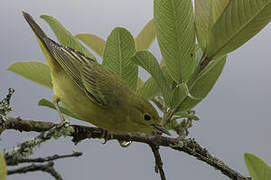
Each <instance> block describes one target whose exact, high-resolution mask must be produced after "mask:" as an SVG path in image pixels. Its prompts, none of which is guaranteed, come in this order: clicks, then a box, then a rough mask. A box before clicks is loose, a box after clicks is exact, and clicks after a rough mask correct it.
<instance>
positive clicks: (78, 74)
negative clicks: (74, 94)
mask: <svg viewBox="0 0 271 180" xmlns="http://www.w3.org/2000/svg"><path fill="white" fill-rule="evenodd" d="M48 41H49V42H48ZM48 41H47V42H46V46H47V48H48V50H49V52H50V53H51V55H52V56H53V57H54V59H55V60H56V61H57V62H58V63H59V64H60V66H61V67H62V68H63V70H64V71H65V72H66V73H67V75H68V76H69V77H70V78H71V79H72V80H73V82H75V83H76V84H77V85H78V86H79V87H80V89H82V90H83V91H84V92H85V93H86V95H87V96H88V97H89V98H90V100H91V101H92V102H93V103H95V104H98V105H102V106H107V105H108V103H107V100H108V99H107V100H106V98H105V97H107V93H108V92H107V91H108V90H105V91H104V92H101V88H102V87H101V86H99V83H97V82H93V81H100V78H101V77H99V76H98V75H97V72H96V70H95V68H88V69H91V70H84V69H87V68H85V67H92V66H93V65H91V64H98V63H96V62H95V61H94V60H93V59H91V58H88V57H86V56H84V55H83V54H82V53H80V52H78V51H76V50H74V49H72V48H69V47H64V46H62V45H59V44H58V43H56V42H54V41H53V40H50V39H49V38H48ZM91 71H93V72H91ZM101 73H102V72H101ZM103 78H104V77H103ZM91 80H92V81H91ZM103 80H104V79H103ZM90 83H92V84H90Z"/></svg>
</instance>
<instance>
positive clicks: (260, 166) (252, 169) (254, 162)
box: [244, 153, 271, 180]
mask: <svg viewBox="0 0 271 180" xmlns="http://www.w3.org/2000/svg"><path fill="white" fill-rule="evenodd" d="M244 160H245V163H246V165H247V169H248V171H249V175H250V176H251V177H252V180H270V179H271V167H270V166H268V165H267V164H266V163H265V162H264V161H263V160H262V159H260V158H258V157H257V156H255V155H254V154H249V153H245V154H244Z"/></svg>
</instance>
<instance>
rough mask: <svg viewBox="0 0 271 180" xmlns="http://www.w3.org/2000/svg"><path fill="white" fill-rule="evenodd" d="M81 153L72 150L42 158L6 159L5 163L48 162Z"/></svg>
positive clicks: (76, 155) (11, 164)
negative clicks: (70, 152) (71, 151)
mask: <svg viewBox="0 0 271 180" xmlns="http://www.w3.org/2000/svg"><path fill="white" fill-rule="evenodd" d="M82 155H83V153H81V152H74V153H72V154H67V155H58V154H55V155H53V156H47V157H44V158H34V159H17V160H16V161H6V164H7V165H8V166H14V165H15V166H16V165H18V164H20V163H44V162H48V161H54V160H57V159H64V158H70V157H79V156H82Z"/></svg>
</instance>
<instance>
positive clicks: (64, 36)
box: [40, 15, 96, 59]
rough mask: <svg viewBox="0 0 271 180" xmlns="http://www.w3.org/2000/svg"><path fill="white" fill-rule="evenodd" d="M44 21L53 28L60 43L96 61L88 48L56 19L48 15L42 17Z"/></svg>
mask: <svg viewBox="0 0 271 180" xmlns="http://www.w3.org/2000/svg"><path fill="white" fill-rule="evenodd" d="M40 17H41V18H42V19H44V20H45V21H46V22H47V23H48V24H49V26H50V27H51V28H52V30H53V32H54V33H55V35H56V37H57V39H58V41H59V42H60V43H61V44H62V45H63V46H68V47H70V48H73V49H75V50H77V51H79V52H81V53H83V54H84V55H86V56H88V57H90V58H92V59H96V58H95V56H93V54H91V53H90V52H89V51H88V50H87V48H85V47H84V46H83V45H82V44H81V43H80V41H79V40H78V39H77V38H76V37H74V36H73V35H72V34H71V33H70V32H69V31H68V30H67V29H66V28H65V27H64V26H62V24H60V22H59V21H58V20H57V19H55V18H54V17H52V16H47V15H42V16H40Z"/></svg>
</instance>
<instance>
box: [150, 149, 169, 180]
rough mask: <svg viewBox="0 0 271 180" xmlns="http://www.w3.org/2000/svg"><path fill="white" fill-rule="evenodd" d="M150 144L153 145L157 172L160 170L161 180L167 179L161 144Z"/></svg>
mask: <svg viewBox="0 0 271 180" xmlns="http://www.w3.org/2000/svg"><path fill="white" fill-rule="evenodd" d="M149 146H150V147H151V150H152V152H153V155H154V159H155V172H156V173H158V171H159V174H160V177H161V180H166V175H165V173H164V170H163V161H162V159H161V156H160V153H159V146H155V145H152V144H149Z"/></svg>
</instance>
